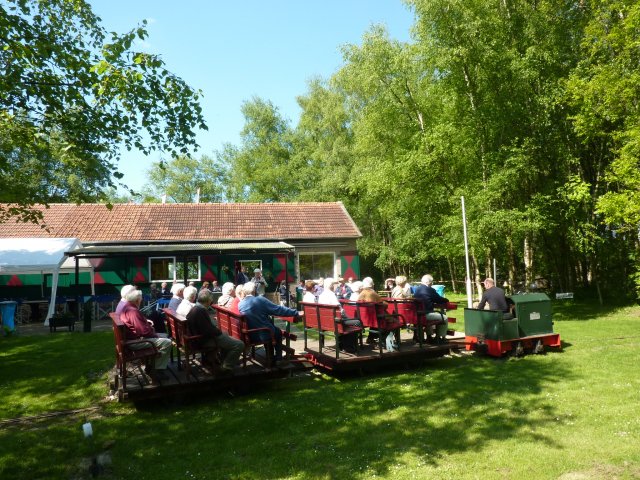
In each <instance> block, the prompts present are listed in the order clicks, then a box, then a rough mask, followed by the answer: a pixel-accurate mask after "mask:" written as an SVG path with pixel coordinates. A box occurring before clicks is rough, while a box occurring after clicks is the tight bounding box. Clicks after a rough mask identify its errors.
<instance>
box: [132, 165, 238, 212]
mask: <svg viewBox="0 0 640 480" xmlns="http://www.w3.org/2000/svg"><path fill="white" fill-rule="evenodd" d="M147 178H148V182H147V183H146V185H145V186H144V187H143V200H144V201H145V202H158V201H159V200H160V198H161V197H162V196H163V195H166V196H167V200H168V201H170V202H175V203H193V202H195V201H196V198H198V191H199V192H200V196H199V201H200V202H222V201H223V200H224V199H225V195H224V185H225V183H226V178H227V171H226V168H225V167H224V166H223V165H221V164H220V162H219V161H218V160H217V159H214V158H212V157H209V156H207V155H203V156H202V157H200V159H199V160H198V159H196V158H192V157H187V156H179V157H176V158H174V159H172V160H171V161H169V162H154V163H153V164H152V166H151V167H150V168H149V170H147Z"/></svg>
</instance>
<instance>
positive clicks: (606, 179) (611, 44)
mask: <svg viewBox="0 0 640 480" xmlns="http://www.w3.org/2000/svg"><path fill="white" fill-rule="evenodd" d="M639 31H640V4H638V3H637V2H632V1H623V0H606V1H602V2H598V3H597V4H596V6H595V7H594V8H593V13H592V15H591V16H590V21H589V23H588V24H587V25H586V28H585V35H584V37H583V40H582V44H581V48H582V49H581V60H580V62H579V64H578V66H577V67H576V68H575V69H574V71H573V72H572V74H571V76H570V77H569V79H568V81H567V89H566V92H567V102H568V104H569V105H570V106H571V107H572V125H573V127H574V131H575V133H576V136H577V138H578V142H576V143H577V146H578V148H579V149H578V152H579V153H580V160H581V163H580V165H581V167H582V168H581V172H584V173H583V174H582V175H581V177H580V180H581V181H582V182H581V185H580V187H581V188H582V189H583V190H586V191H587V192H588V194H589V199H590V203H591V204H592V205H593V223H594V228H593V233H592V237H593V238H594V240H593V241H592V242H591V245H590V247H591V249H592V250H593V251H594V255H595V254H596V253H597V254H599V255H598V256H600V257H605V256H606V257H607V258H614V259H617V261H618V262H620V263H619V265H618V266H617V268H615V269H613V268H610V265H606V266H605V265H603V266H602V268H601V269H600V271H599V272H598V273H599V274H600V276H608V277H609V278H610V281H611V282H615V283H614V284H615V285H616V287H618V286H619V284H620V280H621V276H620V274H619V272H620V271H621V270H622V271H623V269H624V268H625V266H626V264H628V263H630V264H631V265H632V266H633V269H634V270H635V272H633V273H632V274H631V275H630V276H629V277H630V280H633V281H634V282H635V289H636V294H638V293H640V244H639V243H640V242H638V235H637V234H638V226H639V225H640V174H639V173H638V172H639V169H638V167H639V166H640V141H639V138H640V107H639V104H638V92H640V73H639V71H638V64H639V62H640V52H639V51H638V43H639V42H640V34H639V33H638V32H639ZM619 252H623V255H616V253H619ZM629 261H630V262H629ZM598 263H600V264H602V260H601V259H598ZM607 267H609V268H607Z"/></svg>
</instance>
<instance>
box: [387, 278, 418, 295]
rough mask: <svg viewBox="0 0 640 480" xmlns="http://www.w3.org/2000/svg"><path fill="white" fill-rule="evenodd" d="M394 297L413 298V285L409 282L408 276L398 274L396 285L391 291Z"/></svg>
mask: <svg viewBox="0 0 640 480" xmlns="http://www.w3.org/2000/svg"><path fill="white" fill-rule="evenodd" d="M391 297H392V298H412V297H413V293H411V286H410V285H409V284H408V283H407V277H405V276H404V275H398V276H397V277H396V286H395V287H393V290H392V291H391Z"/></svg>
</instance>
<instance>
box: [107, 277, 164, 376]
mask: <svg viewBox="0 0 640 480" xmlns="http://www.w3.org/2000/svg"><path fill="white" fill-rule="evenodd" d="M125 298H126V300H127V304H126V305H125V306H124V308H123V309H122V313H120V320H122V323H124V324H125V325H126V326H127V330H126V332H127V334H126V336H127V340H139V339H141V338H142V339H144V340H148V341H149V342H151V343H153V344H154V345H155V346H156V348H157V349H158V353H160V356H158V357H156V359H155V363H154V366H153V368H150V369H147V370H146V373H147V374H148V375H149V376H150V377H151V378H152V379H153V380H167V379H168V378H169V376H168V375H167V373H166V369H167V365H168V363H169V353H170V352H171V340H170V339H169V338H167V336H166V335H165V334H159V333H156V332H155V330H154V329H153V327H152V325H151V321H150V320H147V319H146V318H145V316H144V315H143V314H142V312H140V303H142V291H140V290H137V289H135V288H134V289H133V290H130V291H129V292H128V293H127V294H126V297H125ZM131 348H132V349H134V350H141V349H144V348H149V346H148V345H145V344H137V345H135V344H134V345H131Z"/></svg>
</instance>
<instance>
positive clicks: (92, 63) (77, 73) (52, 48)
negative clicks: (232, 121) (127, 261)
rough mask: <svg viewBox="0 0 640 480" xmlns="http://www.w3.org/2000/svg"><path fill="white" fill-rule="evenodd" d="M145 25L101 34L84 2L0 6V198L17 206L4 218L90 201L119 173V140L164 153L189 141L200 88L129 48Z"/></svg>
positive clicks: (196, 122)
mask: <svg viewBox="0 0 640 480" xmlns="http://www.w3.org/2000/svg"><path fill="white" fill-rule="evenodd" d="M145 26H146V25H145V22H143V23H142V25H140V26H139V27H137V28H135V29H133V30H131V31H129V32H127V33H125V34H116V33H111V34H108V33H107V32H106V31H105V30H104V28H103V27H102V26H101V25H100V19H99V18H98V17H97V16H95V15H94V14H93V13H92V11H91V8H90V6H89V4H87V3H86V2H84V1H82V0H53V1H38V0H23V1H15V0H11V1H9V2H4V3H3V5H0V39H2V48H1V49H0V131H2V134H1V135H0V190H1V191H2V197H1V198H0V199H1V200H2V201H3V202H11V203H14V204H15V206H14V207H12V208H13V210H7V209H6V208H5V207H3V211H2V213H1V214H2V215H3V216H4V217H6V216H10V215H15V214H16V213H17V214H18V215H22V218H23V219H29V218H33V213H32V212H31V210H30V209H29V206H30V205H33V204H34V203H45V204H46V203H47V202H52V201H61V200H64V201H76V202H82V201H88V200H95V199H96V198H98V197H99V196H100V192H101V191H102V189H103V188H105V187H108V186H114V180H113V178H112V177H115V178H116V179H119V178H121V177H122V175H121V174H120V173H118V172H117V170H116V166H115V165H116V163H117V160H118V156H119V151H120V147H121V146H122V145H124V146H125V147H126V148H128V149H132V148H137V149H140V150H141V151H142V152H143V153H145V154H148V153H150V152H151V151H153V150H157V151H161V152H166V153H168V154H170V155H172V156H175V155H178V154H186V153H188V151H189V150H191V149H192V148H194V147H196V146H197V145H196V143H195V133H194V129H195V128H204V129H206V125H205V124H204V119H203V117H202V111H201V108H200V105H199V103H198V99H199V97H200V93H199V92H197V91H195V90H193V89H192V88H191V87H189V86H188V85H187V84H186V83H185V82H184V81H183V80H182V79H180V78H179V77H177V76H176V75H174V74H173V73H172V72H170V71H169V70H167V69H166V68H165V66H164V62H163V61H162V60H161V58H160V57H159V56H157V55H150V54H146V53H143V52H136V51H134V50H132V46H133V43H134V41H135V40H137V39H139V40H144V39H145V38H146V37H147V32H146V29H145ZM16 176H17V178H16Z"/></svg>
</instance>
